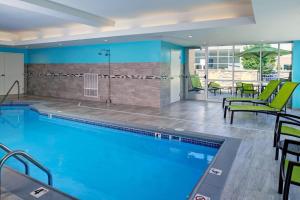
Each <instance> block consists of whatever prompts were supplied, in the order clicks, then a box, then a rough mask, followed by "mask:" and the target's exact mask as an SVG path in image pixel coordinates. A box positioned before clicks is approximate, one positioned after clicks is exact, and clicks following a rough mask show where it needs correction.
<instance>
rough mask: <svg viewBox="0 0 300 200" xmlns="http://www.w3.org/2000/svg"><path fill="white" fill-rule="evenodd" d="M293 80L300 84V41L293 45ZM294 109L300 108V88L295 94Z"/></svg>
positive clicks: (299, 87)
mask: <svg viewBox="0 0 300 200" xmlns="http://www.w3.org/2000/svg"><path fill="white" fill-rule="evenodd" d="M292 79H293V81H295V82H300V41H294V43H293V72H292ZM293 108H300V86H298V88H297V89H296V91H295V92H294V94H293Z"/></svg>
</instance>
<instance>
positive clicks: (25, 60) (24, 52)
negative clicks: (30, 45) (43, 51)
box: [0, 47, 28, 63]
mask: <svg viewBox="0 0 300 200" xmlns="http://www.w3.org/2000/svg"><path fill="white" fill-rule="evenodd" d="M0 52H10V53H23V54H24V63H28V50H27V49H18V48H11V47H0Z"/></svg>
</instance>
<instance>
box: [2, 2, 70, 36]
mask: <svg viewBox="0 0 300 200" xmlns="http://www.w3.org/2000/svg"><path fill="white" fill-rule="evenodd" d="M0 5H1V6H0V30H1V31H22V30H30V29H36V28H41V27H49V26H51V27H53V26H62V25H63V24H66V23H70V22H71V21H68V20H64V19H60V18H56V17H55V16H49V15H43V14H40V13H36V12H28V11H26V10H23V9H19V8H15V7H12V6H7V5H3V4H0Z"/></svg>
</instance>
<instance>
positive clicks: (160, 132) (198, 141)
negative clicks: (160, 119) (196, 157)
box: [0, 103, 223, 148]
mask: <svg viewBox="0 0 300 200" xmlns="http://www.w3.org/2000/svg"><path fill="white" fill-rule="evenodd" d="M1 106H29V108H30V110H32V111H34V112H37V113H39V114H40V115H44V116H50V117H51V118H58V119H64V120H71V121H74V122H79V123H84V124H89V125H95V126H101V127H105V128H113V129H117V130H122V131H128V132H132V133H135V134H140V135H145V136H151V137H155V138H158V139H165V140H173V141H178V142H184V143H190V144H195V145H204V146H208V147H213V148H220V147H221V145H222V143H223V141H221V140H217V139H211V138H198V137H197V138H195V137H187V136H183V135H179V134H178V133H176V132H175V131H172V130H164V129H157V130H147V129H142V128H137V127H130V126H124V125H118V124H113V123H108V122H101V121H93V120H87V119H81V118H76V117H70V116H63V115H57V114H52V113H46V112H40V111H39V110H38V109H36V108H33V107H31V106H30V104H24V103H17V104H14V103H8V104H2V105H1ZM1 106H0V107H1Z"/></svg>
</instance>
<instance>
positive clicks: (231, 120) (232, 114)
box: [230, 111, 234, 124]
mask: <svg viewBox="0 0 300 200" xmlns="http://www.w3.org/2000/svg"><path fill="white" fill-rule="evenodd" d="M233 116H234V112H233V111H231V119H230V124H232V123H233Z"/></svg>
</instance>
